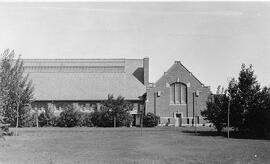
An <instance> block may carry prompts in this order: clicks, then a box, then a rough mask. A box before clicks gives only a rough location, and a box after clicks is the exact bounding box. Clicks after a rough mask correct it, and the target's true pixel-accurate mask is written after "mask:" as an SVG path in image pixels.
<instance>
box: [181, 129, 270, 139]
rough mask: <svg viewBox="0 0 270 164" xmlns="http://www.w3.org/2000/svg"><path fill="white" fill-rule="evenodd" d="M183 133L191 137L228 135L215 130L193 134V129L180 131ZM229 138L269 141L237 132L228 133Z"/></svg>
mask: <svg viewBox="0 0 270 164" xmlns="http://www.w3.org/2000/svg"><path fill="white" fill-rule="evenodd" d="M182 132H183V133H186V134H189V135H193V136H213V137H214V136H220V137H224V138H227V137H228V134H227V131H222V132H217V131H215V130H197V132H195V130H194V128H190V129H184V130H182ZM230 138H234V139H256V140H269V139H270V138H265V137H256V136H250V135H246V134H241V133H239V132H237V131H230Z"/></svg>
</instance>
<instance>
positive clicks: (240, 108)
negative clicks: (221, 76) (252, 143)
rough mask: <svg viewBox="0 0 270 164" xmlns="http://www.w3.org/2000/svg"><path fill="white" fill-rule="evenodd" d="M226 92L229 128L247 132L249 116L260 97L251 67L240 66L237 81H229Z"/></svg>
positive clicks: (258, 87)
mask: <svg viewBox="0 0 270 164" xmlns="http://www.w3.org/2000/svg"><path fill="white" fill-rule="evenodd" d="M228 92H229V93H230V95H231V114H230V116H231V117H230V118H231V121H230V124H231V126H232V127H234V129H236V130H239V131H240V132H247V131H249V129H250V121H251V120H250V116H249V115H250V114H251V113H250V112H251V111H252V110H253V109H254V107H255V106H259V104H258V103H259V102H258V100H259V96H260V85H259V84H258V82H257V80H256V77H255V75H254V71H253V69H252V65H250V66H249V67H248V68H246V66H245V64H242V66H241V71H240V73H239V77H238V81H236V80H235V79H232V80H231V81H230V83H229V87H228ZM254 105H255V106H254ZM253 119H255V118H253Z"/></svg>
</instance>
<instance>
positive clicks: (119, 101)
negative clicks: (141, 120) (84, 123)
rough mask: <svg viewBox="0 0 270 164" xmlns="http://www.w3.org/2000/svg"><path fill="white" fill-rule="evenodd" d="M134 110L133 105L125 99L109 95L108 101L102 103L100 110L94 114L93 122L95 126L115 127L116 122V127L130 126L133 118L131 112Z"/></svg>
mask: <svg viewBox="0 0 270 164" xmlns="http://www.w3.org/2000/svg"><path fill="white" fill-rule="evenodd" d="M132 109H133V105H132V104H130V103H129V102H127V101H126V100H125V99H124V97H121V96H118V97H117V98H116V99H115V98H114V97H113V95H110V94H109V95H108V99H107V100H105V101H103V102H102V107H101V109H100V110H98V111H95V112H94V113H92V118H91V121H92V123H93V125H94V126H98V127H113V126H114V120H115V121H116V126H117V127H119V126H130V124H131V123H132V120H133V118H132V116H131V115H130V114H129V111H131V110H132Z"/></svg>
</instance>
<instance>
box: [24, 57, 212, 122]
mask: <svg viewBox="0 0 270 164" xmlns="http://www.w3.org/2000/svg"><path fill="white" fill-rule="evenodd" d="M23 62H24V69H25V72H26V73H28V74H29V76H30V78H31V79H32V81H33V85H34V87H35V90H34V97H35V100H34V102H33V103H32V108H34V109H36V110H41V111H42V110H45V109H46V108H47V109H48V108H50V109H52V111H54V112H55V114H56V115H57V114H59V113H60V112H61V111H62V110H63V107H64V106H65V105H67V104H69V105H72V106H73V107H74V108H76V109H78V110H81V111H85V112H91V111H93V109H99V108H100V105H101V102H102V101H103V100H105V99H107V96H108V94H113V95H114V96H115V97H117V96H119V95H121V96H123V97H125V99H126V100H128V101H129V102H131V103H133V105H134V109H133V111H131V114H133V116H134V125H139V124H140V115H141V113H140V112H141V111H144V112H145V113H147V112H152V113H155V114H157V115H158V116H160V118H161V120H160V123H161V124H172V125H176V126H178V125H179V124H181V125H192V124H194V123H195V118H197V119H196V123H198V124H201V123H203V119H202V117H201V116H200V111H201V110H203V109H205V108H206V102H207V101H208V98H209V95H210V94H211V92H210V88H209V87H206V86H204V85H203V84H202V83H201V82H200V81H199V80H198V79H197V78H196V77H195V76H194V75H193V74H192V73H191V72H189V71H188V70H187V69H186V68H185V67H184V66H183V65H182V64H181V63H180V62H179V61H176V62H175V63H174V64H173V66H172V67H171V68H170V69H169V70H168V71H167V72H165V73H164V75H163V76H162V77H161V78H160V79H159V80H158V81H157V82H156V83H154V84H149V58H144V59H24V60H23ZM145 93H146V97H147V98H146V99H147V100H146V101H145V102H144V100H143V97H144V96H145Z"/></svg>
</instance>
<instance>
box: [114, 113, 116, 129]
mask: <svg viewBox="0 0 270 164" xmlns="http://www.w3.org/2000/svg"><path fill="white" fill-rule="evenodd" d="M113 127H114V128H116V116H113Z"/></svg>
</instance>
